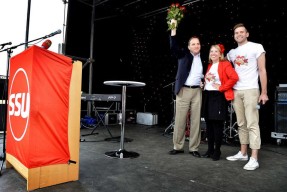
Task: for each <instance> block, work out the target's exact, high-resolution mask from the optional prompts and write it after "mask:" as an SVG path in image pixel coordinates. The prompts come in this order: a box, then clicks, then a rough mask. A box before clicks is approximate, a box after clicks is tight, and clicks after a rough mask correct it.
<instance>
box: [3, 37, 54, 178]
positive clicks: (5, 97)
mask: <svg viewBox="0 0 287 192" xmlns="http://www.w3.org/2000/svg"><path fill="white" fill-rule="evenodd" d="M54 35H56V34H53V35H51V34H50V35H45V36H43V37H40V38H37V39H34V40H31V41H28V42H25V43H20V44H19V45H15V46H12V47H9V48H6V49H4V50H1V51H0V52H3V51H7V67H6V68H7V71H6V79H5V81H4V94H3V95H4V99H5V102H4V111H3V114H4V118H3V124H2V126H3V154H1V155H0V161H2V163H1V167H0V176H1V175H2V168H3V165H4V161H5V160H6V131H7V103H8V102H7V100H8V77H9V67H10V59H11V54H12V53H13V51H12V50H13V49H16V48H17V47H19V46H21V45H25V44H28V43H31V42H34V41H37V40H40V39H42V40H43V39H46V38H48V37H51V36H54Z"/></svg>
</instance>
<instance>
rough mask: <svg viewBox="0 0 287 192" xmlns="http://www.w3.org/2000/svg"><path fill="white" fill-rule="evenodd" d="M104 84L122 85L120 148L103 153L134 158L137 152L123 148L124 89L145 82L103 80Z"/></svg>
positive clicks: (110, 155) (140, 85)
mask: <svg viewBox="0 0 287 192" xmlns="http://www.w3.org/2000/svg"><path fill="white" fill-rule="evenodd" d="M104 84H105V85H111V86H121V87H122V115H121V119H120V122H121V140H120V149H119V150H117V151H109V152H106V153H105V155H107V156H109V157H114V158H135V157H138V156H139V154H138V153H136V152H132V151H126V150H125V148H124V138H125V121H126V89H127V87H143V86H145V85H146V84H145V83H142V82H137V81H105V82H104Z"/></svg>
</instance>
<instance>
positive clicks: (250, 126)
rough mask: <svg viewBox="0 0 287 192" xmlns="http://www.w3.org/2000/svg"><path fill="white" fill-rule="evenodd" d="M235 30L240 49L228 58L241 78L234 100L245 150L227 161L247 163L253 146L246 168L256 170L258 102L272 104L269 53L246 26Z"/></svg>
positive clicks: (233, 50)
mask: <svg viewBox="0 0 287 192" xmlns="http://www.w3.org/2000/svg"><path fill="white" fill-rule="evenodd" d="M233 30H234V39H235V41H236V42H237V44H238V47H237V48H236V49H232V50H230V51H229V52H228V54H227V59H228V60H229V61H230V62H232V63H233V65H234V68H235V71H236V72H237V74H238V76H239V80H238V81H237V83H236V84H235V85H234V87H233V89H234V100H233V102H232V104H233V107H234V111H235V113H236V118H237V124H238V133H239V140H240V144H241V147H240V151H239V152H238V153H237V154H236V155H234V156H229V157H227V158H226V159H227V160H229V161H237V160H241V161H247V160H248V154H247V147H248V145H249V147H250V148H251V156H250V158H249V161H248V163H247V164H246V165H245V166H244V167H243V169H245V170H255V169H257V168H259V163H258V150H259V149H260V146H261V137H260V128H259V112H258V109H257V105H258V103H261V104H263V105H264V104H265V103H266V102H267V101H268V96H267V72H266V67H265V50H264V48H263V46H262V45H261V44H258V43H254V42H250V41H248V40H247V38H248V37H249V32H248V31H247V29H246V27H245V26H244V24H242V23H239V24H237V25H235V26H234V28H233ZM258 77H259V79H258ZM259 80H260V85H261V93H260V89H259Z"/></svg>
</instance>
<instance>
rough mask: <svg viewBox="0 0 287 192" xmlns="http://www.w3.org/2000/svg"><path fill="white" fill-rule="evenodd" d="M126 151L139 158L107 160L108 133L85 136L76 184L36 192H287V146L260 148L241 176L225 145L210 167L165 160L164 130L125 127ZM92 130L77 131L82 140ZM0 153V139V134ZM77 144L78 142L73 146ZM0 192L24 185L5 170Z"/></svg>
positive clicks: (183, 158) (201, 161)
mask: <svg viewBox="0 0 287 192" xmlns="http://www.w3.org/2000/svg"><path fill="white" fill-rule="evenodd" d="M109 129H110V131H111V133H112V136H113V137H117V136H120V125H110V126H109ZM125 130H126V132H125V137H126V138H130V139H132V141H131V142H125V150H126V151H129V152H136V153H138V154H139V156H138V157H136V158H123V159H120V158H111V157H108V156H106V155H105V153H106V152H108V151H113V150H118V149H119V147H120V143H119V142H118V141H117V140H109V139H108V140H107V138H110V137H111V136H110V134H109V132H108V130H107V129H106V128H105V127H103V126H101V127H98V128H97V129H96V131H95V132H96V133H98V134H95V135H88V136H85V137H84V138H85V141H84V142H80V162H79V163H80V176H79V180H78V181H74V182H67V183H63V184H59V185H54V186H50V187H46V188H42V189H38V190H36V191H39V192H43V191H47V192H48V191H49V192H50V191H53V192H64V191H69V192H70V191H77V192H82V191H83V192H84V191H85V192H88V191H89V192H91V191H100V192H115V191H117V192H141V191H142V192H146V191H150V192H153V191H163V192H176V191H178V192H179V191H180V192H184V191H186V192H191V191H196V192H208V191H212V192H213V191H232V192H234V191H238V192H256V191H258V192H259V191H260V192H265V191H266V192H269V191H276V192H279V191H286V188H287V183H286V178H287V171H286V170H287V144H286V141H285V140H284V141H283V142H282V144H281V146H278V145H277V144H276V141H274V143H266V144H264V143H263V144H262V149H261V150H260V153H259V158H260V160H259V164H260V168H259V169H257V170H255V171H246V170H244V169H243V166H244V165H245V164H246V163H247V162H244V161H237V162H231V161H227V160H226V159H225V157H226V156H229V155H233V154H235V153H237V152H238V150H239V147H238V143H237V142H236V141H234V142H229V143H224V144H223V146H222V148H221V152H222V155H221V159H220V160H219V161H212V160H211V159H209V158H208V159H206V158H196V157H193V156H192V155H190V154H189V153H188V151H187V150H188V149H187V145H188V142H186V145H185V148H184V149H185V153H183V154H178V155H169V154H168V151H169V150H171V149H172V138H171V135H170V134H163V133H164V131H165V127H161V126H157V125H153V126H147V125H139V124H126V129H125ZM90 132H91V130H89V129H86V128H82V129H81V135H84V134H88V133H90ZM0 137H1V139H0V143H1V145H0V150H1V152H2V144H3V140H2V138H3V134H0ZM75 142H79V141H75ZM206 149H207V143H206V142H205V141H204V140H203V141H202V143H201V145H200V148H199V152H200V153H201V154H203V153H205V151H206ZM0 186H1V188H0V191H1V192H2V191H3V192H4V191H18V192H21V191H26V180H25V179H24V178H23V177H22V176H21V175H20V174H19V173H18V172H17V171H15V170H14V169H6V167H5V166H4V168H3V170H2V176H1V179H0Z"/></svg>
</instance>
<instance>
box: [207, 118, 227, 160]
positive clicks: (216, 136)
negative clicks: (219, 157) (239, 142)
mask: <svg viewBox="0 0 287 192" xmlns="http://www.w3.org/2000/svg"><path fill="white" fill-rule="evenodd" d="M205 122H206V131H207V140H208V150H207V152H208V153H209V154H211V155H212V154H214V152H216V153H219V154H220V147H221V144H222V139H223V127H224V121H223V120H205Z"/></svg>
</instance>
